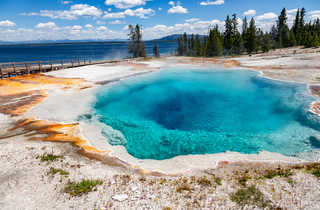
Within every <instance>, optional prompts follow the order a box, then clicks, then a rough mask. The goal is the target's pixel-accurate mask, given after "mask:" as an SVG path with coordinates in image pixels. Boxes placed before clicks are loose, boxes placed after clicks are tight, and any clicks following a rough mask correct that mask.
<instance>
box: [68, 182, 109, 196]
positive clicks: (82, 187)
mask: <svg viewBox="0 0 320 210" xmlns="http://www.w3.org/2000/svg"><path fill="white" fill-rule="evenodd" d="M102 184H103V181H102V180H100V179H97V180H91V179H84V180H82V181H81V182H70V181H69V182H68V184H67V185H66V187H65V192H66V193H69V194H70V195H72V196H81V195H83V194H87V193H89V192H92V191H95V190H96V189H97V188H96V187H97V186H98V185H102Z"/></svg>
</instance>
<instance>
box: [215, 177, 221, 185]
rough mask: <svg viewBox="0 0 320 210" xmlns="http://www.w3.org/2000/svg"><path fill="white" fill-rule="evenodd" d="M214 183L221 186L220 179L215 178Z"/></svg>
mask: <svg viewBox="0 0 320 210" xmlns="http://www.w3.org/2000/svg"><path fill="white" fill-rule="evenodd" d="M214 181H215V182H216V184H217V185H222V180H221V178H220V177H215V179H214Z"/></svg>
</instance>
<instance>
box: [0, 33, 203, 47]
mask: <svg viewBox="0 0 320 210" xmlns="http://www.w3.org/2000/svg"><path fill="white" fill-rule="evenodd" d="M182 35H183V34H172V35H169V36H165V37H162V38H160V39H154V40H146V41H147V42H150V41H168V42H171V41H172V42H173V41H177V39H178V38H179V37H181V36H182ZM204 37H205V35H200V38H201V39H203V38H204ZM188 38H191V34H188ZM126 41H128V40H126V39H85V40H69V39H65V40H31V41H15V42H10V41H1V40H0V45H15V44H55V43H57V44H64V43H66V44H67V43H90V42H126Z"/></svg>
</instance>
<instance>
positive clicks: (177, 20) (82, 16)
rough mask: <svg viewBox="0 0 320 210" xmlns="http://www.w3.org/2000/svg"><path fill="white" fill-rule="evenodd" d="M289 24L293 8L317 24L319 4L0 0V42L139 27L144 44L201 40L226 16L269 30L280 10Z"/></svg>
mask: <svg viewBox="0 0 320 210" xmlns="http://www.w3.org/2000/svg"><path fill="white" fill-rule="evenodd" d="M284 7H285V8H286V9H287V11H288V23H289V25H291V24H292V22H293V20H294V17H295V13H296V11H297V8H302V7H305V8H306V10H307V17H306V18H307V20H308V21H309V20H314V19H316V18H318V17H319V18H320V0H180V1H170V0H0V11H1V12H0V40H2V41H28V40H64V39H70V40H82V39H104V40H105V39H126V38H127V33H128V30H127V26H128V25H129V24H132V25H135V24H140V25H141V26H142V29H143V38H144V39H145V40H149V39H155V38H161V37H163V36H166V35H170V34H177V33H183V32H187V33H194V34H206V33H207V31H208V27H210V26H214V25H216V24H218V25H219V27H220V28H221V30H223V27H224V20H225V18H226V16H227V15H232V14H234V13H235V14H237V17H238V18H239V27H241V24H242V19H243V18H244V17H245V16H247V17H248V18H252V17H253V18H255V20H256V24H257V26H258V27H260V28H261V29H262V30H264V31H266V30H270V28H271V27H272V25H273V24H274V23H275V21H276V19H277V16H278V15H279V13H280V11H281V10H282V8H284Z"/></svg>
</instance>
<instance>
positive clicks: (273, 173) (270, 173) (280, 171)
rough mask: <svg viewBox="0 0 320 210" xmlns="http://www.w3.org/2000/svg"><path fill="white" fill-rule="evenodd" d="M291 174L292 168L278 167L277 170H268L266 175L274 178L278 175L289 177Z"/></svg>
mask: <svg viewBox="0 0 320 210" xmlns="http://www.w3.org/2000/svg"><path fill="white" fill-rule="evenodd" d="M291 175H292V172H291V169H283V168H277V169H276V170H267V171H266V173H265V174H264V177H265V178H267V179H273V178H274V177H276V176H280V177H285V178H288V177H290V176H291Z"/></svg>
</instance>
